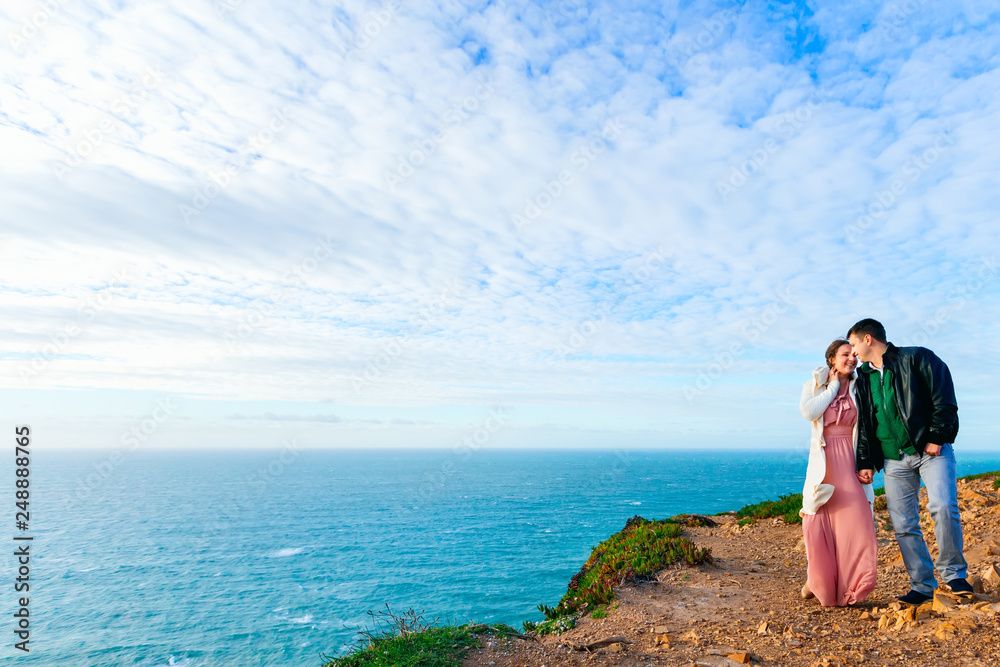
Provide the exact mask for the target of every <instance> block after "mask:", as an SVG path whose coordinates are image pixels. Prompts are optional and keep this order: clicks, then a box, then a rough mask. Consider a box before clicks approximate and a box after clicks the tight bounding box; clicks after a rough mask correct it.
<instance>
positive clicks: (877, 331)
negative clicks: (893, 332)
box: [847, 317, 886, 343]
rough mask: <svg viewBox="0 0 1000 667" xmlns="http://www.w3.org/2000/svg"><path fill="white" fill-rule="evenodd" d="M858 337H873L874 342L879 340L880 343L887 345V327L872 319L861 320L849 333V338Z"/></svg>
mask: <svg viewBox="0 0 1000 667" xmlns="http://www.w3.org/2000/svg"><path fill="white" fill-rule="evenodd" d="M851 336H857V337H858V338H864V337H865V336H871V337H872V339H873V340H877V341H878V342H880V343H885V342H886V338H885V327H884V326H882V323H881V322H879V321H878V320H873V319H872V318H870V317H866V318H865V319H863V320H861V321H860V322H858V323H857V324H855V325H854V326H853V327H851V330H850V331H848V332H847V337H848V338H850V337H851Z"/></svg>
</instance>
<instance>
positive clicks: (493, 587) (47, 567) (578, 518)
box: [0, 449, 1000, 667]
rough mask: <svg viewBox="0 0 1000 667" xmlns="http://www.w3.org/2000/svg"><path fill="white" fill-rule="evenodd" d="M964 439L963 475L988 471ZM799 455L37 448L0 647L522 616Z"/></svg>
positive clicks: (252, 639)
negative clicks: (614, 551)
mask: <svg viewBox="0 0 1000 667" xmlns="http://www.w3.org/2000/svg"><path fill="white" fill-rule="evenodd" d="M957 455H958V457H959V459H958V462H959V474H960V475H964V474H969V473H974V472H982V471H987V470H998V469H1000V454H997V453H994V452H963V451H962V450H961V449H959V450H958V452H957ZM12 465H13V461H9V462H5V463H4V465H3V474H4V475H5V479H8V480H11V488H12V489H13V479H14V476H13V470H12ZM805 465H806V452H805V451H804V450H802V451H795V452H788V451H786V452H778V451H746V450H741V451H719V450H713V451H700V452H696V451H665V450H662V451H624V450H622V451H565V450H561V451H527V450H514V451H489V450H482V451H478V452H465V453H464V454H456V453H455V452H452V451H450V450H423V451H412V450H390V451H385V450H381V451H359V450H339V451H337V450H325V451H301V452H299V451H294V450H291V449H286V450H283V451H281V452H276V451H271V452H260V451H257V452H253V451H228V452H227V451H208V452H205V451H190V450H186V451H177V452H166V451H142V450H139V451H135V452H131V453H125V454H123V455H121V456H120V457H115V456H112V455H109V454H108V453H107V452H94V451H90V452H65V451H60V452H44V451H39V452H36V454H35V455H34V457H33V459H32V463H31V505H30V511H31V521H30V530H29V531H28V533H27V534H29V535H31V536H33V537H34V540H33V541H32V542H31V543H30V550H31V561H30V563H31V564H30V568H31V571H30V582H29V583H30V593H29V594H28V595H29V596H30V614H31V615H30V632H31V635H30V644H29V646H30V649H31V651H30V653H27V654H25V653H23V652H21V651H19V650H16V649H15V648H14V647H13V644H14V641H16V640H17V639H16V637H15V635H14V634H13V630H14V629H15V627H14V626H15V623H14V621H15V620H16V619H14V618H13V616H12V614H13V613H14V611H15V610H16V609H17V606H16V601H17V598H18V597H19V596H21V595H24V593H17V594H15V592H14V590H13V585H14V579H15V576H16V570H17V563H16V559H15V558H14V556H13V553H14V546H13V545H15V544H23V543H15V542H13V541H11V542H10V543H9V544H10V545H12V546H11V547H10V548H8V549H7V550H6V551H7V554H6V558H5V569H4V578H5V579H6V580H7V581H5V582H3V583H2V585H0V589H2V590H4V591H6V592H5V593H4V595H3V608H4V609H5V610H6V613H5V614H4V616H3V617H4V618H6V619H7V621H6V625H7V627H5V628H3V627H0V631H2V636H4V637H6V638H7V639H6V640H5V642H4V644H5V645H4V647H3V650H2V653H0V655H2V657H0V664H2V665H6V664H11V665H13V664H18V665H21V664H38V665H55V664H64V665H88V666H97V667H101V666H104V665H141V666H149V667H153V666H160V665H185V666H190V667H194V666H201V665H206V666H207V665H211V666H217V665H234V666H236V665H239V666H240V667H248V666H251V665H267V666H282V665H296V666H299V665H305V666H312V667H319V666H320V665H321V664H322V663H323V658H322V656H323V655H339V654H342V653H343V652H344V651H345V650H346V649H347V648H348V647H349V646H351V645H352V643H353V642H354V641H355V640H356V639H357V630H358V628H359V627H371V625H372V618H371V616H370V615H369V614H368V612H369V611H371V612H378V611H379V610H384V609H386V605H388V607H389V608H390V609H391V610H392V611H394V612H403V611H406V610H408V609H413V610H415V611H416V612H420V613H422V614H423V617H424V619H425V620H427V621H435V620H436V621H437V622H440V623H461V622H465V621H470V620H472V621H479V622H485V623H496V622H504V623H509V624H510V625H514V626H520V624H521V622H522V621H524V620H526V619H531V620H540V619H541V618H542V616H541V614H540V613H539V612H538V610H537V609H536V605H537V604H539V603H545V604H549V605H552V604H555V603H556V602H557V601H558V600H559V598H560V597H561V596H562V594H563V593H564V592H565V590H566V586H567V584H568V582H569V579H570V577H571V576H572V575H573V574H574V573H576V571H577V570H578V569H579V567H580V565H581V564H582V563H583V562H584V561H585V560H586V558H587V557H588V556H589V554H590V551H591V549H592V548H593V547H594V546H595V545H597V544H598V543H599V542H600V541H601V540H603V539H605V538H606V537H607V536H608V535H610V534H611V533H613V532H616V531H618V530H620V529H621V528H622V526H623V525H624V524H625V521H626V520H627V519H628V518H629V517H631V516H633V515H636V514H638V515H641V516H644V517H646V518H650V519H653V518H665V517H669V516H673V515H675V514H678V513H681V512H695V513H704V514H711V513H716V512H721V511H725V510H731V509H738V508H739V507H742V506H743V505H744V504H747V503H750V502H757V501H760V500H765V499H771V498H776V497H777V496H779V495H781V494H785V493H796V492H799V491H800V490H801V486H802V479H803V475H804V473H805ZM878 482H880V480H877V483H878ZM11 495H13V491H11ZM11 495H8V498H10V497H11ZM14 511H15V508H14V507H13V502H10V501H9V502H8V514H9V516H8V523H7V525H8V526H9V527H10V528H9V531H8V535H9V536H10V537H13V536H14V535H19V534H22V533H20V532H19V531H17V530H15V528H14V521H15V518H14Z"/></svg>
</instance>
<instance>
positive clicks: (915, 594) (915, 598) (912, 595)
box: [896, 591, 934, 605]
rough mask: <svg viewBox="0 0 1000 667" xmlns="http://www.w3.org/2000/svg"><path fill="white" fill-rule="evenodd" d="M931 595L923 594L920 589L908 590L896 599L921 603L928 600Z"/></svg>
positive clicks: (915, 603) (906, 602)
mask: <svg viewBox="0 0 1000 667" xmlns="http://www.w3.org/2000/svg"><path fill="white" fill-rule="evenodd" d="M933 597H934V596H932V595H924V594H923V593H921V592H920V591H910V592H909V593H907V594H906V595H900V596H899V597H898V598H896V599H897V600H899V601H900V602H902V603H903V604H913V605H918V604H923V603H925V602H927V601H928V600H930V599H932V598H933Z"/></svg>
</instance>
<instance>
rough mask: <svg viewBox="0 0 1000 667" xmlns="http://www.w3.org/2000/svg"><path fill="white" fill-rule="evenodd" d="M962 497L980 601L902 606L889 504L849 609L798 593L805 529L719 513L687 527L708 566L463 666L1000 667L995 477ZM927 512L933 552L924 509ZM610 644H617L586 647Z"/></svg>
mask: <svg viewBox="0 0 1000 667" xmlns="http://www.w3.org/2000/svg"><path fill="white" fill-rule="evenodd" d="M924 493H925V494H926V492H924ZM959 496H960V499H959V506H960V508H961V510H962V520H963V527H964V530H965V555H966V559H967V560H968V561H969V565H970V577H969V580H970V583H973V584H974V585H975V586H976V587H977V590H979V591H982V593H980V594H979V595H978V596H977V597H974V598H960V597H958V596H954V595H951V594H950V593H947V592H946V591H945V590H941V591H940V592H939V593H938V595H937V596H936V598H935V601H934V602H933V603H928V604H926V605H924V606H921V607H920V608H911V607H906V606H901V605H900V604H899V603H898V602H897V601H896V596H898V595H901V594H903V593H906V592H907V591H908V590H909V588H910V587H909V578H908V577H907V575H906V572H905V570H904V568H903V565H902V560H901V559H900V557H899V548H898V547H897V546H896V540H895V537H894V535H893V533H892V529H891V525H890V523H889V517H888V513H887V512H886V511H885V510H884V509H882V510H878V511H876V516H875V519H876V528H877V531H878V542H879V572H878V575H879V579H878V584H877V586H876V588H875V591H874V592H873V593H872V595H871V596H869V598H868V599H867V600H865V601H864V602H862V603H859V604H857V605H855V606H853V607H842V608H827V609H824V608H823V607H821V606H820V605H819V603H818V602H817V601H816V600H815V599H813V600H803V599H801V597H800V596H799V589H800V588H801V586H802V584H803V582H804V581H805V577H806V558H805V551H804V547H803V545H802V541H801V537H802V527H801V526H800V525H797V524H796V525H787V524H785V523H784V521H782V520H781V519H767V520H763V521H759V522H758V523H756V524H753V525H749V526H745V527H742V528H741V527H740V526H738V525H737V523H736V519H735V517H733V516H722V517H714V519H716V520H717V521H718V525H716V526H714V527H700V528H688V529H686V531H685V532H686V533H687V534H688V535H689V536H690V537H691V539H693V540H694V541H695V542H696V543H697V544H698V545H699V546H707V547H710V548H711V550H712V557H713V562H712V563H711V564H705V565H702V566H699V567H696V568H683V569H672V570H664V571H662V572H660V573H659V575H658V578H657V581H653V582H647V583H642V584H638V585H634V586H626V587H623V588H621V589H619V590H618V591H617V607H616V608H614V609H613V610H612V611H611V613H610V614H609V615H608V616H607V617H606V618H602V619H592V618H588V617H584V618H582V619H579V620H578V622H577V626H576V627H575V628H574V629H572V630H570V631H567V632H565V633H563V634H561V635H549V636H545V637H542V638H541V639H540V640H538V641H529V640H524V639H509V640H491V641H490V642H489V643H488V644H487V645H486V646H484V647H483V648H481V649H479V650H478V651H476V652H474V653H471V654H469V656H468V657H467V658H466V660H465V661H464V663H463V666H464V667H474V666H475V667H479V666H485V665H495V666H496V667H515V666H516V667H521V666H531V667H561V666H569V665H574V666H576V665H580V666H582V665H616V666H617V665H622V666H626V665H627V666H636V667H640V666H646V665H699V666H702V665H704V666H709V665H711V666H724V665H740V664H744V665H745V664H762V665H789V666H798V665H802V666H808V667H846V666H851V665H934V666H942V667H951V666H970V667H971V666H973V665H996V666H997V667H1000V603H998V601H1000V492H997V491H995V490H994V489H993V484H992V479H985V480H973V481H969V482H965V481H959ZM924 503H926V497H924ZM923 516H924V522H923V526H924V533H925V535H926V536H927V538H928V546H929V547H930V548H931V553H932V555H936V550H935V545H934V538H933V526H932V525H931V521H930V518H929V516H928V515H927V512H926V509H925V510H924V512H923ZM974 575H975V576H974ZM552 602H553V603H554V601H552ZM602 640H613V641H611V642H605V644H604V645H603V646H599V647H594V646H591V647H590V650H586V649H585V647H586V645H588V644H590V645H592V644H593V643H595V642H601V641H602Z"/></svg>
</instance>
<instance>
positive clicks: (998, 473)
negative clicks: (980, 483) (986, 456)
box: [959, 470, 1000, 481]
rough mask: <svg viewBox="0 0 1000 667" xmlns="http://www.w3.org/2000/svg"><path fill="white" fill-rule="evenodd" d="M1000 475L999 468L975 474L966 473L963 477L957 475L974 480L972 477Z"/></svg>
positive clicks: (982, 477)
mask: <svg viewBox="0 0 1000 667" xmlns="http://www.w3.org/2000/svg"><path fill="white" fill-rule="evenodd" d="M997 475H1000V470H994V471H993V472H981V473H978V474H976V475H966V476H965V477H959V479H965V480H969V481H971V480H974V479H984V478H986V477H996V476H997Z"/></svg>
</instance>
